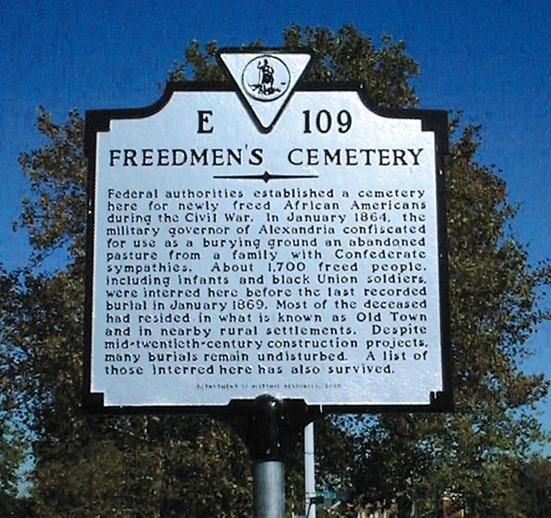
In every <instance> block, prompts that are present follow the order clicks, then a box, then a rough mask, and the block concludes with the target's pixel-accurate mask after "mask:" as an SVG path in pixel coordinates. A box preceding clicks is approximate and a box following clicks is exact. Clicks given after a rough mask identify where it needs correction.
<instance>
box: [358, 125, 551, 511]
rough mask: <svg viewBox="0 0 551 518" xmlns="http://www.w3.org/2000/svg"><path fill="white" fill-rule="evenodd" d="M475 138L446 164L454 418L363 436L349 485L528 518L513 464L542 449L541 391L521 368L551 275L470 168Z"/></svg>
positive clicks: (398, 421) (391, 420)
mask: <svg viewBox="0 0 551 518" xmlns="http://www.w3.org/2000/svg"><path fill="white" fill-rule="evenodd" d="M457 123H458V121H454V123H453V124H457ZM478 131H479V128H477V127H473V126H469V127H467V128H465V130H464V131H463V133H462V135H461V136H460V137H459V139H458V140H457V141H456V142H455V143H454V144H453V146H452V148H451V150H450V152H449V155H448V158H447V166H446V174H447V176H446V179H447V199H448V207H447V209H448V234H449V251H450V256H449V261H450V266H449V268H450V305H451V320H452V337H453V342H452V347H453V367H454V369H453V373H454V374H453V378H454V379H453V386H454V396H455V412H454V413H452V414H448V415H425V414H420V415H392V414H390V415H383V416H380V417H379V419H378V420H377V424H376V425H375V426H366V427H365V428H364V429H363V430H362V431H363V432H364V435H363V436H362V437H361V438H360V440H359V444H360V447H361V452H362V454H363V455H364V456H365V457H364V459H363V462H359V463H358V464H357V466H356V470H357V471H356V474H355V477H354V486H355V489H356V491H357V495H358V496H357V499H358V501H360V502H361V501H362V500H365V499H368V500H369V499H371V500H373V499H377V498H378V499H382V500H386V501H389V500H390V499H391V498H392V497H393V496H395V495H398V494H405V495H407V496H408V499H409V500H410V501H411V502H412V503H413V504H416V505H417V506H419V505H420V504H419V503H420V502H423V503H424V504H427V503H428V505H429V509H434V507H435V506H436V502H437V501H438V499H439V498H441V496H442V495H449V496H450V498H451V499H452V500H454V501H455V503H456V505H457V506H459V507H460V508H464V509H466V510H467V511H468V516H472V517H479V516H480V517H482V516H484V517H494V516H495V517H499V516H515V517H516V516H518V517H519V518H520V517H524V516H527V515H526V514H524V513H523V512H522V511H521V510H520V509H521V506H520V502H521V500H522V498H523V495H522V492H520V491H519V490H518V488H519V476H520V465H521V463H522V461H523V459H525V458H526V457H527V455H528V454H529V452H530V448H531V446H533V444H534V442H537V441H543V440H545V439H546V437H545V435H544V434H543V433H542V431H541V427H540V424H539V422H538V421H537V420H536V418H535V417H534V415H533V412H532V411H533V410H534V405H535V403H536V402H538V401H540V400H541V399H542V398H544V397H545V395H546V394H547V389H548V382H547V381H545V380H544V378H543V375H527V374H525V373H523V372H522V370H521V363H522V360H523V359H525V358H527V357H529V356H530V350H529V349H528V348H527V347H526V340H527V338H528V337H529V336H530V334H531V333H532V332H533V331H534V329H535V326H536V325H537V324H538V323H539V322H541V321H542V320H543V319H546V318H549V314H548V312H546V311H542V310H540V309H538V302H539V299H540V296H541V294H540V291H539V288H540V287H541V286H543V285H546V284H549V282H550V280H551V271H550V269H549V267H548V266H546V265H543V266H540V267H536V268H533V267H531V266H530V265H529V262H528V255H527V252H526V250H525V249H524V248H523V247H522V245H520V244H519V243H518V242H517V241H516V240H515V239H514V237H513V236H512V235H511V233H510V232H509V230H508V223H509V222H510V220H511V218H513V217H514V215H515V212H516V209H515V207H512V206H511V205H509V204H508V203H507V195H506V185H505V183H504V182H503V181H502V180H501V179H500V178H499V177H498V176H497V175H496V174H495V173H494V172H493V171H492V170H491V169H489V168H487V167H483V166H480V165H479V164H478V163H477V162H476V160H475V153H476V150H477V148H478V146H479V144H480V142H479V138H478Z"/></svg>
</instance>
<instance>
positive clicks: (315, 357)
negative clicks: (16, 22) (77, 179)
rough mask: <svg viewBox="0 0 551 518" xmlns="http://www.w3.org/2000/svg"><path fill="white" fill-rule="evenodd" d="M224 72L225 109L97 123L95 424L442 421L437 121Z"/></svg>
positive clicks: (276, 76) (209, 93)
mask: <svg viewBox="0 0 551 518" xmlns="http://www.w3.org/2000/svg"><path fill="white" fill-rule="evenodd" d="M299 56H302V57H300V58H299ZM234 58H235V59H234ZM306 58H309V55H306ZM295 59H297V60H300V59H302V60H303V61H301V63H300V64H299V65H295V61H294V60H295ZM222 60H223V61H224V63H225V64H226V66H227V67H228V69H230V74H231V75H232V76H233V77H234V79H235V88H234V89H231V88H230V87H225V88H227V89H225V90H222V89H220V88H214V87H213V88H204V87H202V88H201V89H197V87H195V89H194V86H193V84H184V85H170V86H169V88H168V90H167V93H166V94H165V96H164V97H163V99H162V100H161V101H160V102H159V103H157V105H155V106H153V107H150V108H147V109H142V110H118V111H117V110H113V111H106V110H105V111H96V112H90V113H89V114H88V115H87V135H86V136H87V150H88V157H89V162H90V168H91V174H90V233H89V235H90V241H89V242H90V257H91V259H92V260H91V261H90V269H89V278H88V295H89V297H88V309H87V314H88V324H89V325H88V350H87V363H88V364H87V373H86V376H87V380H86V381H87V384H88V385H87V390H88V392H87V398H86V401H87V405H88V406H93V405H94V404H95V403H96V402H97V404H98V405H99V406H101V407H105V408H108V407H129V408H133V407H148V408H149V407H152V408H157V409H162V408H172V407H182V408H183V409H185V408H203V409H209V408H218V407H224V406H226V405H228V404H229V403H230V402H231V401H242V400H253V399H255V398H256V397H258V396H259V395H261V394H266V393H268V394H271V395H273V396H275V397H278V398H283V399H293V400H304V401H305V402H306V403H307V404H308V405H323V406H328V407H330V408H333V409H335V410H339V409H341V410H345V409H354V408H356V409H357V408H360V407H361V408H364V407H369V408H378V407H385V406H392V407H396V408H397V407H401V406H404V407H408V408H409V407H420V408H430V407H434V408H439V407H445V406H446V405H447V403H446V400H447V399H449V397H448V396H449V372H448V370H449V364H448V360H449V353H448V343H447V341H448V331H447V326H448V323H447V301H446V296H447V295H446V289H445V265H446V258H445V252H444V250H443V248H442V246H443V243H442V238H443V236H444V232H443V228H444V227H443V225H444V222H443V214H442V207H441V206H440V205H439V202H440V200H441V198H442V193H443V178H442V172H441V170H440V167H441V156H440V154H441V153H442V152H443V149H440V148H439V146H440V147H445V137H443V136H442V135H441V134H439V133H438V131H439V128H440V129H442V128H445V124H446V118H445V114H443V113H442V112H423V111H413V112H406V111H400V112H392V113H391V114H390V115H394V116H389V113H385V112H380V111H378V112H376V111H374V110H373V109H370V108H369V107H368V106H367V105H366V102H365V101H364V99H363V98H362V96H361V95H360V93H359V92H358V91H357V90H355V89H330V90H322V89H321V88H320V87H319V86H317V87H313V86H312V85H309V86H308V85H304V84H301V83H300V81H299V77H300V74H301V72H302V70H303V69H304V67H305V66H306V63H307V61H308V59H305V58H304V55H301V54H298V55H285V54H277V53H271V54H250V53H249V54H245V55H243V53H234V54H232V53H231V52H230V53H229V54H228V55H227V56H224V55H223V56H222ZM232 60H233V61H232ZM296 66H298V68H299V71H298V72H297V71H296V70H295V69H294V68H293V67H296ZM232 67H233V69H232ZM240 81H241V84H240ZM255 81H256V82H255ZM263 96H264V97H265V98H263ZM271 103H278V104H277V105H275V106H276V107H275V108H274V105H272V104H271Z"/></svg>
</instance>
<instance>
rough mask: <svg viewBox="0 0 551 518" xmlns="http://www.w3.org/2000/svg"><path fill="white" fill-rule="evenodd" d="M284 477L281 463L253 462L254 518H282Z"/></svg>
mask: <svg viewBox="0 0 551 518" xmlns="http://www.w3.org/2000/svg"><path fill="white" fill-rule="evenodd" d="M284 475H285V471H284V466H283V462H281V461H275V460H269V461H255V463H254V466H253V480H254V482H253V507H254V518H283V515H284V513H285V476H284Z"/></svg>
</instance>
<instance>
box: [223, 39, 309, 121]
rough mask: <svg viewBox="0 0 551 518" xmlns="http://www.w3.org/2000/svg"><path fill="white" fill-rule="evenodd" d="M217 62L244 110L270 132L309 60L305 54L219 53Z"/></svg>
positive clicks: (282, 52) (278, 52)
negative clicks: (233, 88)
mask: <svg viewBox="0 0 551 518" xmlns="http://www.w3.org/2000/svg"><path fill="white" fill-rule="evenodd" d="M219 58H220V61H221V62H222V64H223V65H224V67H225V68H226V70H227V71H228V73H229V75H230V77H231V78H232V79H233V80H234V82H235V84H236V85H237V88H238V91H239V92H240V94H241V98H242V100H243V101H244V103H245V106H246V107H247V108H248V109H249V110H250V111H251V113H252V115H253V116H254V118H255V120H256V121H257V122H258V124H259V125H260V127H261V128H262V130H263V131H270V129H271V128H272V127H273V125H274V123H275V121H276V119H277V118H278V116H279V115H280V113H281V111H282V109H283V107H284V106H285V103H286V102H287V100H288V99H289V96H290V95H291V94H292V92H293V88H294V87H295V86H296V84H297V82H298V81H299V79H300V78H301V76H302V75H303V73H304V71H305V70H306V67H307V66H308V64H309V63H310V60H311V59H312V53H311V52H307V51H302V52H288V51H285V50H282V49H264V50H253V51H248V50H241V49H222V50H220V52H219Z"/></svg>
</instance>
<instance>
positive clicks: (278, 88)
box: [242, 54, 291, 101]
mask: <svg viewBox="0 0 551 518" xmlns="http://www.w3.org/2000/svg"><path fill="white" fill-rule="evenodd" d="M290 82H291V73H290V72H289V69H288V68H287V65H286V64H285V63H284V62H283V61H281V59H279V58H277V57H276V56H271V55H269V54H265V55H263V56H258V57H256V58H254V59H252V60H251V61H249V62H248V63H247V65H246V66H245V68H244V70H243V77H242V83H243V89H244V91H245V92H246V94H247V95H249V96H250V97H252V98H253V99H257V100H259V101H274V100H275V99H277V98H279V97H281V96H282V95H283V94H284V93H285V92H286V91H287V89H288V88H289V84H290Z"/></svg>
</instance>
